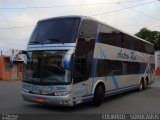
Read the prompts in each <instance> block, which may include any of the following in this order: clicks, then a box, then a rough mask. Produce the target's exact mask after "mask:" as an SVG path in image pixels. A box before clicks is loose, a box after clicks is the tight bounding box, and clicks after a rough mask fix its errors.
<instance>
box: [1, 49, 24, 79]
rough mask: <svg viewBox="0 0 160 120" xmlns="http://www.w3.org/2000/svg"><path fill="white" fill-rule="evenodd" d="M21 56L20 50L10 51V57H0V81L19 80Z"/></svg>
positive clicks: (20, 77)
mask: <svg viewBox="0 0 160 120" xmlns="http://www.w3.org/2000/svg"><path fill="white" fill-rule="evenodd" d="M22 76H23V55H22V54H21V52H20V50H19V51H18V50H14V49H12V50H11V54H10V56H0V80H21V79H22Z"/></svg>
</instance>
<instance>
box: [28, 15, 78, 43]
mask: <svg viewBox="0 0 160 120" xmlns="http://www.w3.org/2000/svg"><path fill="white" fill-rule="evenodd" d="M79 23H80V19H79V18H59V19H50V20H44V21H39V22H38V23H37V25H36V28H35V29H34V31H33V33H32V35H31V38H30V42H29V44H54V43H73V42H75V38H76V35H77V31H78V28H79Z"/></svg>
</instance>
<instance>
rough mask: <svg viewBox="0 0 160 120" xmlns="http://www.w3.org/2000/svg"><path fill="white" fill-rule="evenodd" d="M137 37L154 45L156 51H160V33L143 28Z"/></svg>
mask: <svg viewBox="0 0 160 120" xmlns="http://www.w3.org/2000/svg"><path fill="white" fill-rule="evenodd" d="M135 36H137V37H140V38H142V39H144V40H147V41H149V42H151V43H153V44H154V49H155V50H160V32H159V31H151V30H149V29H147V28H142V29H140V31H139V32H138V33H136V34H135Z"/></svg>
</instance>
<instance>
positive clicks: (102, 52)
mask: <svg viewBox="0 0 160 120" xmlns="http://www.w3.org/2000/svg"><path fill="white" fill-rule="evenodd" d="M101 54H102V55H103V57H104V58H105V59H107V56H106V55H105V53H104V51H103V49H102V48H101Z"/></svg>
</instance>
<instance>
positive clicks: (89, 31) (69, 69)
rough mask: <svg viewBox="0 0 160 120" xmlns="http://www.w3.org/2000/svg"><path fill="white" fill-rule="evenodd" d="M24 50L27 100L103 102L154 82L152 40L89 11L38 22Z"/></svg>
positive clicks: (23, 89)
mask: <svg viewBox="0 0 160 120" xmlns="http://www.w3.org/2000/svg"><path fill="white" fill-rule="evenodd" d="M24 53H25V54H26V58H27V63H26V64H25V65H24V78H23V83H22V97H23V99H24V100H25V101H30V102H37V103H46V104H52V105H60V106H74V105H77V104H80V103H85V102H89V101H90V102H91V101H92V102H93V104H94V105H96V106H98V105H100V104H101V103H102V101H103V98H104V97H106V96H110V95H114V94H117V93H121V92H125V91H129V90H133V89H140V90H143V89H146V87H147V86H148V85H150V84H151V83H153V81H154V66H155V65H154V56H153V54H154V47H153V45H152V44H151V43H149V42H147V41H145V40H143V39H140V38H137V37H135V36H132V35H129V34H127V33H125V32H122V31H120V30H117V29H115V28H114V27H111V26H110V25H107V24H105V23H102V22H100V21H98V20H95V19H93V18H90V17H86V16H63V17H55V18H50V19H45V20H41V21H38V23H37V25H36V27H35V29H34V31H33V33H32V35H31V37H30V40H29V42H28V47H27V51H26V52H24Z"/></svg>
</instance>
